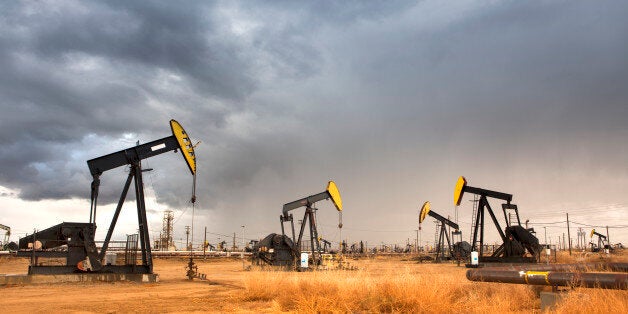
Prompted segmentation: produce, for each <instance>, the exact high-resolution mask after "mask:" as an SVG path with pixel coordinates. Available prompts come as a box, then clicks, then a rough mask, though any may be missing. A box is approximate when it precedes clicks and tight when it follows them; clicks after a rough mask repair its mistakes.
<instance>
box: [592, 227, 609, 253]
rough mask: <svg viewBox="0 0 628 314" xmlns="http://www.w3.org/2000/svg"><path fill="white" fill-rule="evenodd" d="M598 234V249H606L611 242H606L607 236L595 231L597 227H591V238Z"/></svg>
mask: <svg viewBox="0 0 628 314" xmlns="http://www.w3.org/2000/svg"><path fill="white" fill-rule="evenodd" d="M594 235H596V236H597V249H598V250H604V249H605V246H606V245H607V244H609V243H606V236H605V235H603V234H601V233H599V232H597V231H595V229H591V234H590V235H589V237H590V238H591V239H593V236H594Z"/></svg>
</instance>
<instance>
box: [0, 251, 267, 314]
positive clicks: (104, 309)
mask: <svg viewBox="0 0 628 314" xmlns="http://www.w3.org/2000/svg"><path fill="white" fill-rule="evenodd" d="M195 262H196V263H197V265H198V267H199V272H202V273H205V274H207V278H208V279H209V280H206V281H202V280H194V281H189V280H187V278H186V277H185V272H186V270H185V267H186V263H187V261H186V260H185V259H179V258H176V259H175V258H171V259H155V260H154V270H155V273H157V274H159V282H158V283H154V284H140V283H131V282H115V283H81V284H77V283H67V284H39V285H12V286H6V287H0V293H1V294H2V297H1V298H0V312H3V313H59V312H64V313H90V312H95V313H114V312H123V313H128V312H136V313H150V312H153V313H154V312H188V313H189V312H208V311H210V312H231V311H238V312H247V311H248V312H264V311H268V309H270V306H271V304H263V303H262V304H260V303H255V302H247V303H242V304H238V303H237V302H230V300H232V299H233V298H234V297H235V296H237V294H238V293H239V291H241V290H242V289H244V288H243V276H244V273H245V271H244V270H243V267H242V266H243V264H242V261H241V260H237V259H226V258H222V259H211V260H210V259H208V260H206V261H203V259H202V258H201V259H197V260H195ZM246 265H249V263H247V264H246ZM27 269H28V259H17V258H12V259H7V258H2V259H1V260H0V274H23V273H26V272H27ZM266 303H269V302H266Z"/></svg>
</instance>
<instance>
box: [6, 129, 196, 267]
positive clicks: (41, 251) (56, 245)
mask: <svg viewBox="0 0 628 314" xmlns="http://www.w3.org/2000/svg"><path fill="white" fill-rule="evenodd" d="M170 129H171V131H172V135H171V136H168V137H164V138H162V139H159V140H156V141H152V142H149V143H146V144H142V145H137V146H134V147H131V148H128V149H124V150H121V151H118V152H115V153H112V154H108V155H105V156H101V157H98V158H94V159H91V160H88V161H87V166H88V167H89V170H90V173H91V175H92V178H93V180H92V184H91V205H90V212H89V222H87V223H80V222H63V223H60V224H58V225H56V226H53V227H50V228H48V229H45V230H42V231H39V232H34V233H33V234H31V235H28V236H26V237H24V238H21V239H20V240H19V251H18V256H24V257H31V264H30V266H29V269H28V273H29V274H67V273H75V272H96V273H123V274H152V273H153V260H152V253H151V248H150V243H151V242H150V238H149V234H148V222H147V219H146V205H145V201H144V183H143V179H142V173H143V172H144V171H147V170H149V169H142V163H141V162H142V160H144V159H146V158H149V157H152V156H156V155H159V154H162V153H165V152H169V151H175V152H176V151H177V150H179V151H181V154H182V155H183V158H184V159H185V161H186V163H187V165H188V168H189V170H190V172H191V173H192V175H193V178H194V184H193V187H194V188H193V189H194V190H195V189H196V156H195V154H194V145H192V141H191V140H190V137H189V136H188V134H187V132H186V131H185V130H184V129H183V127H182V126H181V125H180V124H179V123H178V122H177V121H175V120H170ZM121 166H128V167H129V168H130V171H129V175H128V177H127V180H126V183H125V185H124V188H123V189H122V193H121V196H120V199H119V201H118V204H117V207H116V211H115V213H114V215H113V219H112V221H111V224H110V226H109V229H108V231H107V236H106V238H105V240H104V242H103V245H102V247H101V249H100V250H98V248H97V247H96V243H95V241H94V236H95V233H96V206H97V201H98V191H99V188H100V176H101V175H102V174H103V173H104V172H106V171H108V170H111V169H115V168H118V167H121ZM131 182H133V183H134V187H135V199H136V204H137V218H138V230H139V242H140V245H139V249H140V251H141V255H142V256H141V259H142V263H141V265H136V264H137V262H136V254H137V249H138V245H137V240H138V239H137V238H138V237H137V234H134V235H130V236H127V242H126V248H125V263H124V265H117V263H116V264H115V265H112V264H111V263H107V262H106V261H104V259H105V254H106V253H107V249H108V248H109V244H110V241H111V237H112V234H113V231H114V228H115V226H116V222H117V220H118V216H119V215H120V211H121V209H122V205H123V204H124V201H125V199H126V196H127V193H128V191H129V188H130V186H131ZM194 195H195V191H193V193H192V203H194V201H195V198H196V197H195V196H194ZM39 258H65V265H40V263H39V262H38V259H39Z"/></svg>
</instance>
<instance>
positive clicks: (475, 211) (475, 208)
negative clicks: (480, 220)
mask: <svg viewBox="0 0 628 314" xmlns="http://www.w3.org/2000/svg"><path fill="white" fill-rule="evenodd" d="M478 203H479V199H478V196H477V195H475V194H474V195H473V214H472V215H471V232H470V233H469V243H471V247H475V243H473V230H475V220H476V219H477V216H478Z"/></svg>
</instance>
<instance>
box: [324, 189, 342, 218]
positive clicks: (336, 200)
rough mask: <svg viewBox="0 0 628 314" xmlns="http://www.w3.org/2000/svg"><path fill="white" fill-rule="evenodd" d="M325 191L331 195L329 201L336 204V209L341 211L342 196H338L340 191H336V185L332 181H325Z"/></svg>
mask: <svg viewBox="0 0 628 314" xmlns="http://www.w3.org/2000/svg"><path fill="white" fill-rule="evenodd" d="M327 193H329V196H330V197H331V201H332V202H333V203H334V206H336V209H337V210H338V211H339V212H341V211H342V198H341V197H340V191H338V187H337V186H336V183H334V181H329V183H327Z"/></svg>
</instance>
